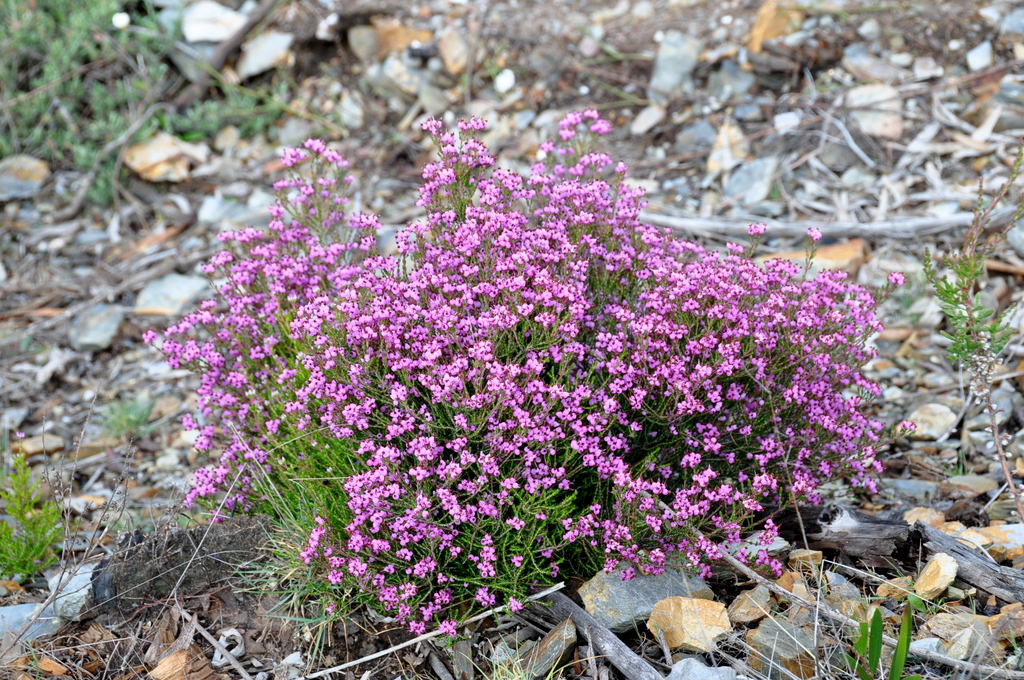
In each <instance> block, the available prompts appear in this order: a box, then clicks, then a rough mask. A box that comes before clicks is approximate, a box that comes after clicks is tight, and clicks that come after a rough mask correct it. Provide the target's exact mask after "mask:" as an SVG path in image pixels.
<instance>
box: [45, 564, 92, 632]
mask: <svg viewBox="0 0 1024 680" xmlns="http://www.w3.org/2000/svg"><path fill="white" fill-rule="evenodd" d="M95 568H96V563H95V562H93V563H90V564H83V565H82V566H81V567H79V568H78V569H77V570H76V571H75V573H74V574H70V578H68V576H69V575H68V574H64V573H60V574H57V575H56V576H54V577H53V578H52V579H50V591H51V592H54V593H56V594H57V596H56V598H55V599H54V603H53V608H54V610H55V611H56V612H57V614H58V615H59V616H60V617H61V618H62V619H64V620H65V621H80V620H81V618H82V612H84V611H85V610H86V608H87V607H89V606H91V604H92V572H93V570H94V569H95Z"/></svg>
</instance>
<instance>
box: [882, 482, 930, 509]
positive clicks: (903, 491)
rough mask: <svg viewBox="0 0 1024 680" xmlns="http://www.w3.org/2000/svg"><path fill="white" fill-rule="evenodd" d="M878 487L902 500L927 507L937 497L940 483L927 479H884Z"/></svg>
mask: <svg viewBox="0 0 1024 680" xmlns="http://www.w3.org/2000/svg"><path fill="white" fill-rule="evenodd" d="M878 486H879V487H880V488H882V489H885V490H886V491H887V492H888V493H891V494H892V495H893V496H895V497H896V498H898V499H900V500H907V501H912V502H914V503H916V504H918V505H926V504H928V503H930V502H931V499H932V497H933V496H935V492H936V491H937V490H938V488H939V483H938V482H932V481H928V480H926V479H892V478H883V479H881V480H879V484H878Z"/></svg>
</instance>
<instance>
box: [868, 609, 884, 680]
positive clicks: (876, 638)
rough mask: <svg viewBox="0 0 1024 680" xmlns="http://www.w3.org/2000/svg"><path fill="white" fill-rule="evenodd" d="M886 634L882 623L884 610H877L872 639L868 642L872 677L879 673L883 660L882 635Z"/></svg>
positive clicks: (872, 620) (873, 617)
mask: <svg viewBox="0 0 1024 680" xmlns="http://www.w3.org/2000/svg"><path fill="white" fill-rule="evenodd" d="M884 632H885V624H884V623H882V610H881V609H876V610H875V615H874V616H872V617H871V637H870V639H869V640H868V664H869V665H870V669H869V670H870V671H871V675H872V676H874V675H875V674H876V673H877V672H878V664H879V663H880V662H881V660H882V633H884Z"/></svg>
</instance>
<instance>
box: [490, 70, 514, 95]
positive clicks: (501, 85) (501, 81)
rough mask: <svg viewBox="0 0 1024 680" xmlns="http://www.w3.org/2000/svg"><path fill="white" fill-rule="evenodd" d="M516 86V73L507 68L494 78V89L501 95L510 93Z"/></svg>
mask: <svg viewBox="0 0 1024 680" xmlns="http://www.w3.org/2000/svg"><path fill="white" fill-rule="evenodd" d="M515 86H516V74H515V72H514V71H513V70H512V69H510V68H507V69H505V70H503V71H502V72H501V73H499V74H498V75H497V76H495V77H494V89H495V90H496V91H497V92H498V93H499V94H505V93H506V92H509V91H510V90H511V89H512V88H513V87H515Z"/></svg>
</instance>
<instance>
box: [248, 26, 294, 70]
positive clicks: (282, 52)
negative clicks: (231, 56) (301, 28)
mask: <svg viewBox="0 0 1024 680" xmlns="http://www.w3.org/2000/svg"><path fill="white" fill-rule="evenodd" d="M294 41H295V36H293V35H292V34H291V33H281V32H280V31H265V32H263V33H260V34H259V35H258V36H256V37H255V38H253V39H252V40H247V41H246V42H245V44H244V45H242V57H241V58H240V59H239V60H238V77H239V78H241V79H242V80H245V79H246V78H251V77H252V76H255V75H258V74H260V73H263V72H264V71H269V70H270V69H272V68H274V67H275V66H286V65H287V63H288V57H289V55H290V52H289V50H290V49H291V46H292V43H293V42H294Z"/></svg>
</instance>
